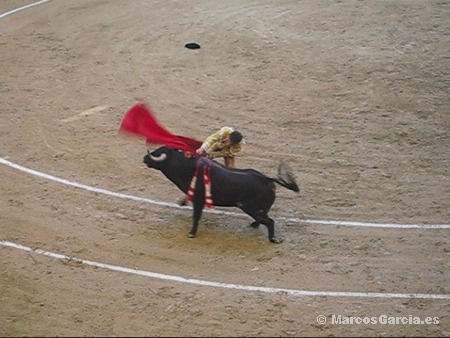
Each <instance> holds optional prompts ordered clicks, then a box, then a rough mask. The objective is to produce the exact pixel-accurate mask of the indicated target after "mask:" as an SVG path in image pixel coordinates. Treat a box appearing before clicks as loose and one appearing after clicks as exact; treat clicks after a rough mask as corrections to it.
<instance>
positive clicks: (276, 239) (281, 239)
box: [269, 237, 283, 244]
mask: <svg viewBox="0 0 450 338" xmlns="http://www.w3.org/2000/svg"><path fill="white" fill-rule="evenodd" d="M269 241H271V242H272V243H275V244H280V243H281V242H283V238H276V237H273V238H269Z"/></svg>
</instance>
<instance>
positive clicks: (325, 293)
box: [0, 241, 450, 300]
mask: <svg viewBox="0 0 450 338" xmlns="http://www.w3.org/2000/svg"><path fill="white" fill-rule="evenodd" d="M0 245H2V246H5V247H10V248H15V249H19V250H23V251H27V252H33V253H36V254H39V255H43V256H47V257H52V258H56V259H61V260H66V259H67V260H71V261H74V262H77V263H81V264H85V265H89V266H93V267H96V268H102V269H107V270H112V271H118V272H125V273H129V274H133V275H138V276H143V277H148V278H156V279H162V280H168V281H173V282H179V283H185V284H193V285H200V286H210V287H215V288H224V289H234V290H242V291H249V292H264V293H281V294H288V295H290V296H295V297H353V298H389V299H393V298H409V299H411V298H420V299H435V300H450V295H445V294H427V293H383V292H334V291H307V290H296V289H284V288H271V287H262V286H252V285H241V284H229V283H220V282H211V281H207V280H201V279H194V278H184V277H180V276H174V275H166V274H162V273H157V272H151V271H145V270H138V269H131V268H125V267H121V266H117V265H110V264H104V263H99V262H94V261H89V260H86V259H80V258H76V257H72V256H66V255H62V254H57V253H53V252H49V251H44V250H41V249H32V248H30V247H27V246H24V245H21V244H16V243H13V242H8V241H0Z"/></svg>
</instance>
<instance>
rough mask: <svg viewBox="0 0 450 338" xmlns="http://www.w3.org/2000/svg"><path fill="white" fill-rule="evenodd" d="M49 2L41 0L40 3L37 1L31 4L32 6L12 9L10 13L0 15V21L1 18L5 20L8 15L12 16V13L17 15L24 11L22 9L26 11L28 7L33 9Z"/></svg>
mask: <svg viewBox="0 0 450 338" xmlns="http://www.w3.org/2000/svg"><path fill="white" fill-rule="evenodd" d="M49 1H51V0H41V1H38V2H35V3H32V4H29V5H26V6H22V7H19V8H16V9H13V10H12V11H9V12H5V13H3V14H0V19H3V18H5V17H7V16H8V15H11V14H14V13H17V12H20V11H22V10H24V9H27V8H30V7H34V6H38V5H41V4H43V3H46V2H49Z"/></svg>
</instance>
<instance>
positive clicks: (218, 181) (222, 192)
mask: <svg viewBox="0 0 450 338" xmlns="http://www.w3.org/2000/svg"><path fill="white" fill-rule="evenodd" d="M211 193H212V195H213V200H214V204H216V205H222V206H235V205H237V204H240V203H244V202H247V203H248V202H251V201H255V203H256V202H257V203H260V204H262V205H264V206H267V205H272V203H273V201H274V199H275V184H274V182H273V181H272V180H271V179H270V178H268V177H267V176H265V175H263V174H262V173H260V172H258V171H256V170H253V169H239V170H237V169H233V170H216V171H214V170H212V172H211Z"/></svg>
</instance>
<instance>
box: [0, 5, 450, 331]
mask: <svg viewBox="0 0 450 338" xmlns="http://www.w3.org/2000/svg"><path fill="white" fill-rule="evenodd" d="M30 3H32V2H31V1H22V0H20V1H19V0H3V1H1V2H0V13H6V12H8V11H11V10H13V9H16V8H19V7H21V6H24V5H27V4H30ZM449 22H450V2H449V1H445V0H440V1H431V0H430V1H422V0H420V1H419V0H404V1H403V0H394V1H356V0H355V1H351V0H348V1H347V0H345V1H344V0H342V1H331V0H330V1H316V0H309V1H306V0H305V1H299V0H295V1H293V0H280V1H267V0H266V1H265V0H249V1H238V0H228V1H210V0H185V1H175V0H174V1H171V0H169V1H144V0H140V1H121V0H115V1H106V0H66V1H48V2H45V3H41V4H39V5H37V6H34V7H30V8H27V9H24V10H22V11H19V12H16V13H14V14H11V15H8V16H5V17H2V18H1V20H0V48H1V53H0V71H1V78H0V102H1V107H0V116H1V120H0V141H1V150H0V157H1V158H2V159H3V160H4V161H10V162H11V163H15V164H18V165H20V166H23V167H25V168H29V169H32V170H36V171H38V172H40V173H45V174H48V175H52V176H55V177H58V178H61V179H65V180H67V181H70V182H77V183H80V184H84V185H86V186H90V187H96V188H99V189H106V190H108V191H111V192H116V193H121V194H126V195H132V196H136V197H140V198H149V199H153V200H156V201H163V202H169V203H175V202H176V201H177V200H178V199H179V198H180V197H181V196H182V194H181V192H180V191H178V190H177V189H176V187H175V186H174V185H173V184H172V183H171V182H170V181H168V180H167V179H166V178H165V177H164V176H163V175H162V174H161V173H160V172H158V171H155V170H151V169H148V168H145V167H144V165H143V164H142V158H143V156H144V155H145V153H146V151H147V147H146V145H145V143H144V141H143V140H142V139H137V138H124V137H121V136H118V127H119V125H120V122H121V120H122V118H123V116H124V114H125V112H126V111H127V110H128V109H129V108H131V107H132V106H133V105H134V104H135V103H137V102H139V101H145V102H147V103H148V104H149V105H150V106H151V107H152V108H153V110H154V111H155V112H156V114H157V118H158V120H159V121H160V122H161V123H162V124H163V125H164V126H165V127H166V128H167V129H168V130H170V131H171V132H173V133H175V134H180V135H186V136H190V137H194V138H197V139H202V138H204V137H206V136H207V135H209V134H210V133H211V132H212V131H215V130H216V129H217V128H219V127H221V126H224V125H229V126H234V127H236V128H238V129H239V130H240V131H241V132H242V133H243V135H244V137H245V139H246V144H245V148H244V151H243V152H242V154H241V156H240V157H239V158H238V159H237V166H238V167H242V168H255V169H258V170H260V171H261V172H263V173H265V174H267V175H269V176H275V175H276V169H277V166H278V163H280V162H281V161H284V162H286V163H287V164H289V165H290V167H291V168H292V169H293V170H294V173H295V175H296V177H297V181H298V183H299V185H300V187H301V191H300V193H298V194H296V193H294V192H292V191H288V190H286V189H284V188H281V187H280V188H279V189H278V190H277V200H276V201H275V204H274V206H273V208H272V211H271V215H272V216H273V217H274V218H276V220H277V222H276V230H275V232H276V235H278V236H279V237H283V238H284V242H283V243H282V244H278V245H276V244H272V243H270V242H269V241H268V240H267V233H266V229H265V228H264V227H260V228H259V229H252V228H250V227H249V226H248V225H249V224H250V222H251V220H250V218H248V217H245V216H243V217H240V216H230V215H227V214H214V213H208V212H205V213H204V216H203V218H202V221H201V223H200V226H199V232H198V237H197V238H195V239H189V238H187V234H188V232H189V229H190V225H191V211H190V210H189V209H177V208H174V207H164V206H160V205H157V204H152V203H145V202H143V201H139V200H130V199H124V198H119V197H115V196H111V195H105V194H102V193H96V192H93V191H88V190H86V189H82V188H77V187H73V186H69V185H67V184H62V183H60V182H55V181H53V180H51V179H48V178H46V177H41V176H36V175H34V174H30V172H24V171H22V170H17V169H16V168H14V167H11V166H9V165H1V166H0V173H1V175H0V187H1V188H0V191H1V198H0V208H1V213H0V222H1V226H0V241H8V242H12V243H16V244H20V245H24V246H27V247H31V248H35V249H42V250H45V251H48V252H52V253H59V254H62V255H68V256H71V257H77V258H80V259H86V260H90V261H94V262H101V263H104V264H110V265H114V266H120V267H126V268H131V269H136V270H142V271H151V272H157V273H161V274H166V275H174V276H181V277H183V278H194V279H199V280H205V281H211V282H218V283H227V284H236V285H246V286H263V287H267V288H284V289H294V290H305V291H330V292H348V293H355V292H362V293H373V292H378V293H395V294H414V293H420V294H428V295H449V294H450V269H449V255H450V234H449V229H423V228H417V229H414V228H413V229H410V228H399V227H397V228H396V227H386V228H381V227H362V226H338V225H335V224H331V225H330V224H319V223H318V222H316V223H314V222H308V221H311V220H328V221H355V222H371V223H390V224H391V223H392V224H417V225H422V224H449V223H450V208H449V201H450V184H449V168H450V165H449V164H450V163H449V162H450V149H449V148H450V136H449V135H450V133H449V132H450V114H449V113H450V102H449V94H450V90H449V89H450V58H449V57H450V30H449V25H448V24H449ZM188 42H197V43H199V44H200V45H201V49H198V50H189V49H186V48H185V47H184V45H185V44H186V43H188ZM2 163H3V162H2ZM227 211H230V212H239V210H238V209H227ZM292 220H300V221H292ZM0 253H1V254H0V290H1V292H0V335H1V336H205V337H206V336H207V337H209V336H344V335H345V336H450V302H449V300H448V299H445V298H444V299H432V298H423V299H421V298H414V297H413V296H411V297H410V298H398V297H386V298H379V297H372V296H367V297H364V296H359V297H358V296H349V297H343V296H294V295H291V294H289V293H283V292H276V293H268V292H260V291H248V290H245V289H236V288H234V289H233V288H231V289H227V288H219V287H211V286H202V285H194V284H186V283H181V282H177V281H171V280H164V279H157V278H149V277H145V276H139V275H135V274H130V273H125V272H119V271H111V270H109V269H103V268H98V267H97V268H96V267H92V266H89V265H87V264H81V263H80V262H78V261H77V260H71V259H58V258H54V257H48V256H45V255H42V254H39V253H37V252H26V251H24V250H18V249H15V248H11V247H6V246H4V245H2V246H0ZM319 315H324V316H326V319H327V322H326V323H325V324H323V325H320V324H319V323H318V322H317V317H318V316H319ZM333 315H335V316H337V315H341V316H356V317H379V316H381V315H385V316H397V317H399V316H400V317H411V316H417V317H420V318H421V319H424V318H426V317H438V318H439V324H433V325H417V324H416V325H412V324H399V325H393V324H390V325H383V324H380V323H377V324H359V325H358V324H353V325H343V324H333V323H332V316H333Z"/></svg>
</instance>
